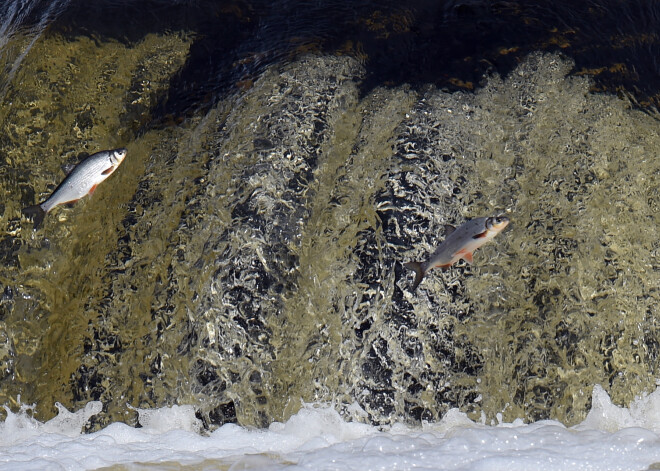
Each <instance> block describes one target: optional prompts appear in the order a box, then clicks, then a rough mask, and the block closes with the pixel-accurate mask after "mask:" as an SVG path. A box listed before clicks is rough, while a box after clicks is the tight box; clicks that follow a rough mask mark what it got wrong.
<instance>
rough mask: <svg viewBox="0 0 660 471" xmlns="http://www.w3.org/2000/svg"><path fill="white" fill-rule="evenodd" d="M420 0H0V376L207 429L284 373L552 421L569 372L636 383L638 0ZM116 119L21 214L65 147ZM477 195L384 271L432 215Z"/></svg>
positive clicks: (269, 420) (653, 266)
mask: <svg viewBox="0 0 660 471" xmlns="http://www.w3.org/2000/svg"><path fill="white" fill-rule="evenodd" d="M431 3H433V5H431V4H430V3H426V2H418V3H415V4H410V5H404V6H393V5H380V6H375V5H373V4H369V3H364V4H360V5H359V6H355V5H352V4H350V3H336V4H330V5H318V4H314V3H311V2H301V3H300V2H299V3H287V2H283V3H281V4H272V5H271V4H269V5H261V4H258V3H253V4H250V3H240V2H226V3H225V2H219V3H218V2H195V5H192V4H186V3H183V2H164V1H152V2H98V3H94V4H87V3H84V2H74V1H71V2H64V1H63V2H61V3H57V2H45V3H40V2H34V3H32V2H21V1H15V2H13V1H12V2H9V3H8V4H6V5H5V6H3V7H2V8H4V10H3V11H2V12H1V13H2V15H3V20H2V34H3V39H2V42H1V43H0V45H2V48H1V49H0V54H1V55H0V59H1V60H2V63H3V70H4V72H3V77H2V81H0V85H1V86H2V88H1V92H2V95H1V96H2V99H3V101H2V105H1V108H0V109H1V112H0V126H1V128H2V131H1V132H0V135H1V136H2V140H1V141H0V159H2V160H1V162H2V165H1V167H0V188H1V191H2V192H3V194H4V195H5V198H3V200H2V201H0V229H1V233H0V259H1V260H2V264H3V265H2V268H1V269H0V287H1V288H2V296H1V297H0V367H1V368H0V402H1V403H4V404H6V405H7V406H8V408H9V409H10V410H11V411H13V413H14V414H15V413H17V411H19V409H20V407H21V404H23V405H25V404H34V407H33V408H32V409H30V410H31V414H33V415H34V418H35V419H36V420H39V421H41V422H45V421H47V420H49V419H52V418H53V417H54V416H55V415H56V413H57V408H56V406H55V404H56V403H60V404H62V405H63V406H64V407H66V408H67V409H69V410H79V409H83V408H84V407H85V406H87V405H89V404H92V402H91V401H100V403H101V404H102V410H100V411H98V412H97V413H96V414H94V415H91V416H87V417H85V420H84V421H83V422H82V424H81V425H79V426H80V427H82V428H83V430H84V431H87V432H96V431H99V430H102V429H104V428H105V427H108V426H109V425H110V424H116V423H117V422H124V423H127V424H129V425H136V424H138V423H139V412H138V411H137V409H136V408H139V409H158V408H164V407H170V406H174V405H177V406H190V407H192V410H193V411H194V415H195V417H196V419H197V420H198V421H199V424H198V425H199V428H198V429H196V430H198V431H199V430H201V431H205V432H206V433H211V432H213V431H214V430H215V429H216V428H218V427H220V426H223V425H224V424H228V423H237V424H239V425H241V426H245V427H258V428H263V427H269V426H271V424H273V423H275V422H278V423H286V422H287V420H290V419H291V418H292V417H296V416H297V415H296V414H300V412H299V411H300V410H301V408H302V407H303V404H309V403H317V404H331V405H332V409H333V410H335V411H336V412H337V413H338V414H339V417H341V420H345V421H349V422H351V423H353V422H362V423H365V424H369V426H388V427H392V426H395V427H396V426H399V425H401V424H406V426H411V427H415V426H419V425H420V424H422V423H440V421H442V420H443V417H445V416H446V415H447V413H448V412H449V411H450V410H456V409H458V410H460V411H461V413H462V414H466V415H465V420H471V421H474V422H473V423H484V424H491V423H497V421H500V422H502V421H503V422H502V423H513V422H514V421H515V420H523V421H525V422H535V421H542V420H545V419H552V420H554V421H557V423H559V424H563V425H565V426H572V425H575V424H581V423H583V422H584V420H585V418H586V417H587V414H588V413H589V411H590V410H593V404H592V391H593V390H594V387H595V386H597V385H600V386H602V388H604V390H605V391H606V392H607V394H608V395H609V396H608V397H610V398H611V400H612V401H613V402H614V403H615V404H618V405H621V406H626V407H627V406H629V405H630V404H632V401H633V400H634V398H635V397H640V396H641V395H643V394H645V393H646V394H648V393H652V392H653V391H654V390H655V387H656V381H657V369H658V366H659V364H658V362H659V360H658V350H659V348H660V343H659V342H658V336H657V335H658V334H657V328H656V323H657V321H656V315H657V309H658V308H657V306H658V296H659V294H658V288H657V286H658V281H659V280H658V273H659V271H658V269H659V265H658V259H657V256H658V247H659V243H658V234H657V224H658V208H659V204H660V203H659V201H660V196H659V194H658V185H659V182H658V174H659V170H660V163H659V162H658V160H657V158H656V156H657V154H658V150H659V149H660V140H659V138H658V134H657V129H658V119H657V111H656V110H655V108H654V103H655V102H656V98H655V97H656V94H657V78H658V77H657V70H656V65H655V62H654V61H655V59H652V57H654V54H653V53H654V51H655V50H657V36H656V35H655V33H653V31H655V30H657V26H658V25H657V24H656V23H654V20H653V19H654V18H657V15H653V12H654V10H653V9H654V6H653V4H652V3H650V2H649V3H647V2H637V3H633V4H627V6H626V7H625V8H624V7H623V6H621V5H619V4H618V3H612V4H609V3H607V2H604V3H603V4H600V5H597V4H591V5H590V7H589V8H588V9H587V10H585V11H581V10H580V9H576V7H569V6H565V7H564V8H560V6H556V7H553V8H552V9H547V8H543V7H542V6H539V5H536V4H534V3H519V4H518V3H515V2H514V3H507V4H506V5H505V4H496V5H490V4H486V3H480V2H464V3H460V2H444V3H436V2H431ZM7 5H8V6H7ZM580 8H581V7H580ZM581 15H582V16H581ZM585 15H586V17H585ZM147 18H151V19H152V21H147ZM585 18H586V19H588V20H589V21H586V20H585ZM571 20H572V21H571ZM596 20H598V21H600V23H599V24H600V25H601V26H600V27H601V29H598V28H596V26H595V25H594V23H593V22H594V21H596ZM615 20H617V21H618V23H616V24H617V25H618V26H617V29H616V34H614V33H612V34H604V33H602V31H603V29H602V27H605V26H607V25H610V24H612V22H613V21H615ZM525 25H526V26H525ZM654 28H655V29H654ZM599 31H600V33H599ZM121 146H124V147H127V148H128V157H127V158H126V160H125V161H124V163H123V164H122V165H121V167H120V168H119V169H118V170H117V171H116V172H115V173H114V174H113V175H112V177H111V178H110V179H109V180H108V181H107V182H106V183H104V184H102V185H101V186H100V187H99V189H98V190H97V191H96V192H95V194H94V195H93V196H92V197H90V198H86V199H84V200H82V201H81V202H79V203H78V204H76V205H75V206H74V207H72V208H57V209H56V210H55V211H53V212H52V213H51V214H49V215H48V216H47V218H46V221H45V223H44V227H43V228H41V229H39V230H37V231H33V230H32V224H31V222H30V221H28V220H27V219H25V218H24V217H22V216H21V209H22V208H23V207H25V206H28V205H32V204H35V203H36V202H37V201H41V200H43V199H44V198H45V197H47V195H48V194H49V193H50V192H52V190H53V189H54V188H55V186H56V185H57V184H58V183H59V182H60V181H61V180H62V179H63V178H64V174H63V172H62V171H61V169H60V167H61V166H62V165H63V164H65V163H72V162H77V161H79V160H80V159H81V158H82V157H83V156H84V155H87V154H90V153H93V152H96V151H98V150H102V149H109V148H114V147H121ZM496 214H503V215H507V216H508V217H509V218H510V219H511V221H512V222H511V224H510V225H509V227H508V228H507V229H506V231H505V232H504V233H503V234H501V235H499V236H498V237H497V238H496V239H495V240H494V241H493V242H492V243H490V244H489V245H487V246H485V247H484V248H482V249H480V250H479V251H478V252H477V253H476V255H475V260H474V263H473V264H472V265H467V264H465V263H464V262H460V263H459V264H458V265H457V266H455V267H453V268H452V269H450V270H447V271H445V272H441V271H439V270H437V271H433V272H431V273H430V274H429V275H428V276H427V278H426V279H425V280H424V281H423V283H422V284H421V285H420V287H419V288H418V290H417V291H416V292H415V293H412V292H411V291H410V287H411V283H412V274H411V273H410V272H407V271H406V270H405V269H404V268H403V263H404V262H407V261H410V260H415V259H422V258H424V257H425V256H427V255H428V253H430V252H432V251H433V249H434V247H435V246H437V245H438V244H439V243H440V242H441V240H442V237H443V229H442V228H443V225H444V224H455V225H458V224H461V223H462V222H463V221H465V220H466V219H469V218H473V217H480V216H485V215H496ZM94 404H95V403H94ZM8 417H9V416H8ZM11 417H13V415H11ZM7 420H8V419H7ZM142 425H144V424H142ZM220 430H221V429H220Z"/></svg>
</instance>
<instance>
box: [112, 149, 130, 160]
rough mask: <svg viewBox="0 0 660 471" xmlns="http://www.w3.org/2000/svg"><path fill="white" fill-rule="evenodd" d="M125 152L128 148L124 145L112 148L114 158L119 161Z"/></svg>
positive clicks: (124, 155)
mask: <svg viewBox="0 0 660 471" xmlns="http://www.w3.org/2000/svg"><path fill="white" fill-rule="evenodd" d="M127 152H128V150H127V149H126V148H125V147H121V148H119V149H115V150H114V154H115V158H116V159H117V160H119V161H120V162H121V161H122V160H124V158H125V157H126V153H127Z"/></svg>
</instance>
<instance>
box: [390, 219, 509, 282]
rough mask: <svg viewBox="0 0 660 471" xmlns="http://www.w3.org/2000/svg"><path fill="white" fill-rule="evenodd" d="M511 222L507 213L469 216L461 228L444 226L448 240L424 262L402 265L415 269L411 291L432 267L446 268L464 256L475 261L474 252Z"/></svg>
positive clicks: (466, 259) (467, 259)
mask: <svg viewBox="0 0 660 471" xmlns="http://www.w3.org/2000/svg"><path fill="white" fill-rule="evenodd" d="M507 224H509V218H507V217H504V216H499V217H485V218H475V219H470V220H469V221H467V222H465V223H464V224H463V225H462V226H460V227H459V228H458V229H456V228H454V227H453V226H449V225H447V226H445V235H446V237H445V240H444V241H443V242H442V243H441V244H440V245H439V246H438V248H437V249H436V250H435V252H433V254H432V255H431V257H430V258H429V259H428V260H427V261H425V262H408V263H404V264H403V266H405V267H406V268H408V269H409V270H413V271H414V272H415V281H414V283H413V286H412V290H411V291H415V288H417V286H419V284H420V283H421V282H422V278H424V275H425V274H426V272H427V271H429V270H430V269H431V268H437V267H440V268H443V269H447V268H449V267H450V266H452V265H453V264H454V263H456V262H457V261H459V260H460V259H461V258H462V259H463V260H465V261H466V262H468V263H472V254H473V253H474V251H475V250H477V249H478V248H479V247H481V246H482V245H484V244H485V243H486V242H488V241H489V240H491V239H493V237H495V236H496V235H497V234H499V233H500V232H501V231H502V230H503V229H504V228H505V227H506V226H507Z"/></svg>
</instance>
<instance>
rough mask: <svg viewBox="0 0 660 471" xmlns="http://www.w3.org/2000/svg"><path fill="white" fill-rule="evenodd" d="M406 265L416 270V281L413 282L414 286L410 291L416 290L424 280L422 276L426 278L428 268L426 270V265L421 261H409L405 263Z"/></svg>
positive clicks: (409, 268)
mask: <svg viewBox="0 0 660 471" xmlns="http://www.w3.org/2000/svg"><path fill="white" fill-rule="evenodd" d="M403 266H404V267H406V268H407V269H408V270H412V271H414V272H415V281H414V282H413V285H412V288H411V290H410V291H412V292H415V290H416V289H417V287H418V286H419V284H420V283H421V282H422V278H424V275H425V274H426V270H424V266H423V265H422V264H421V263H419V262H408V263H404V264H403Z"/></svg>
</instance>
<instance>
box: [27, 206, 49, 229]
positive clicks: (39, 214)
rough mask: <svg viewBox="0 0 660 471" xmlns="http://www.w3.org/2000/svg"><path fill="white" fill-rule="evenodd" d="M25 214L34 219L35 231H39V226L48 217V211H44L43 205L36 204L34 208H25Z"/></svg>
mask: <svg viewBox="0 0 660 471" xmlns="http://www.w3.org/2000/svg"><path fill="white" fill-rule="evenodd" d="M23 214H24V215H25V216H26V217H27V218H29V219H32V221H33V222H34V226H33V230H35V231H36V230H37V229H39V226H40V225H41V223H42V222H43V220H44V217H45V216H46V211H44V210H43V208H42V207H41V205H39V204H35V205H34V206H28V207H27V208H23Z"/></svg>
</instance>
